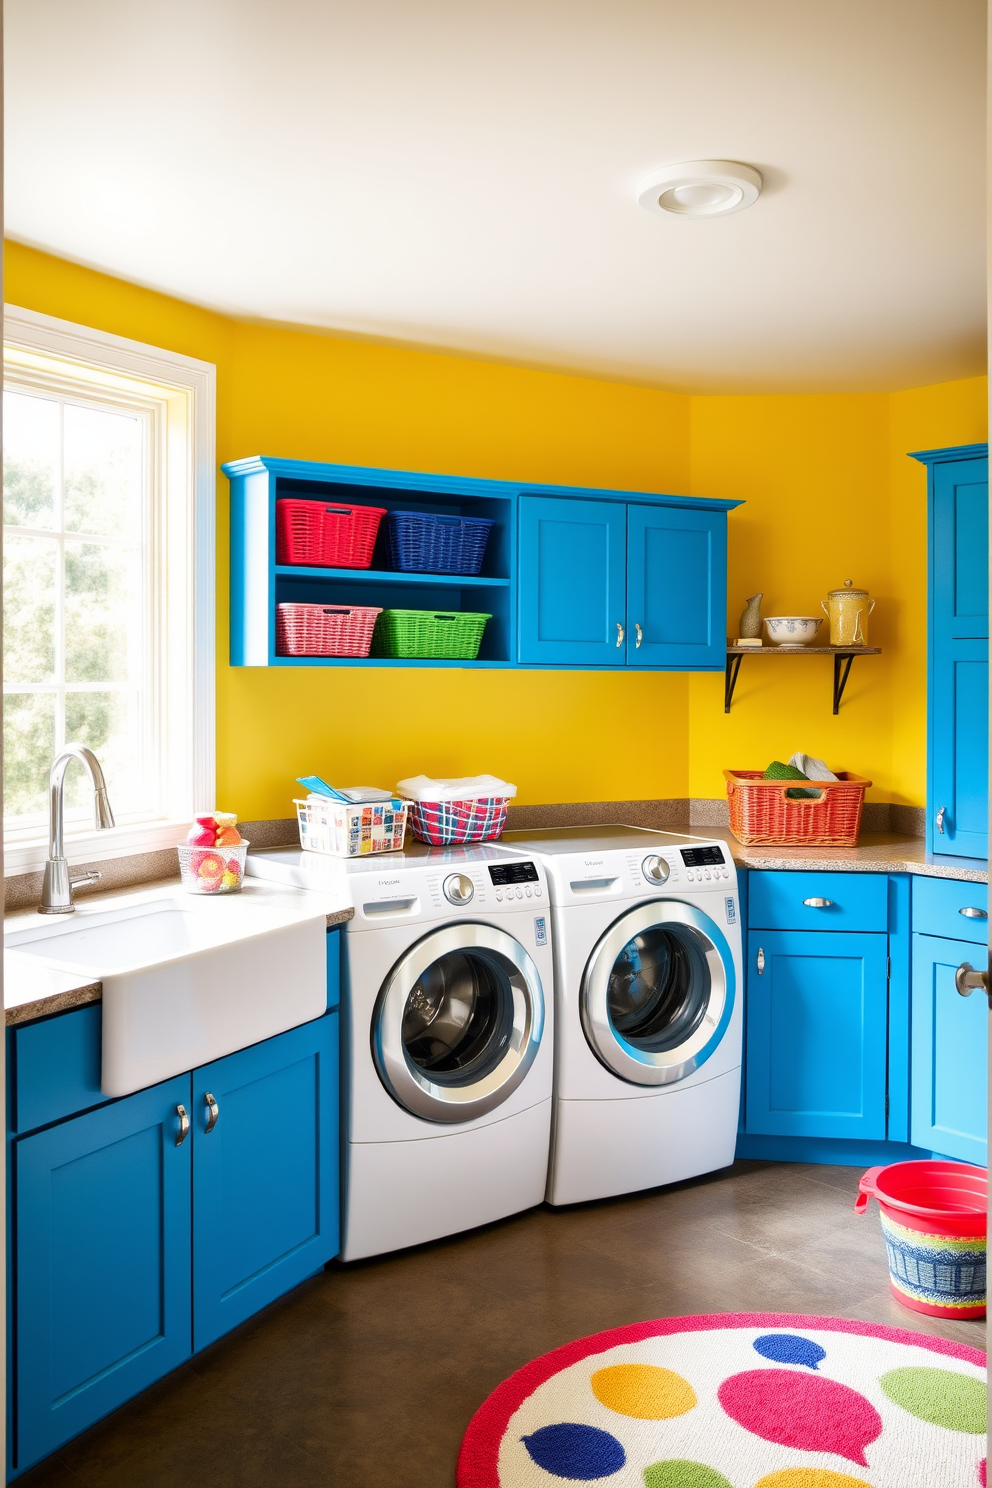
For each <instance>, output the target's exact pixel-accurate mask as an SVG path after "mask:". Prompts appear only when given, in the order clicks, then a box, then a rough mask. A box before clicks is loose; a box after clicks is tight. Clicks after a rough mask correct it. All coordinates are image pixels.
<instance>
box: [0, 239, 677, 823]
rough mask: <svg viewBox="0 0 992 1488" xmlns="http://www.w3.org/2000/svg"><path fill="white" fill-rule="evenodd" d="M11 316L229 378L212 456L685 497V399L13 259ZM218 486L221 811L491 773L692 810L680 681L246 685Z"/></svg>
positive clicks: (559, 791) (282, 681)
mask: <svg viewBox="0 0 992 1488" xmlns="http://www.w3.org/2000/svg"><path fill="white" fill-rule="evenodd" d="M6 297H7V301H8V303H9V304H12V305H20V306H24V307H27V308H29V309H32V310H39V311H43V312H45V313H46V314H49V315H57V316H60V317H62V318H63V319H66V320H72V321H77V322H79V323H81V324H84V325H91V326H97V327H99V328H101V329H103V330H108V331H113V332H116V333H118V334H119V335H124V336H130V337H133V338H134V339H136V340H139V341H146V342H150V343H152V344H154V345H158V346H166V347H169V348H172V349H174V350H176V351H181V352H184V353H186V354H188V355H191V356H197V357H202V358H204V359H205V360H207V361H212V362H215V363H216V364H217V407H218V414H217V456H218V462H220V461H224V460H230V459H235V458H237V457H238V456H241V455H250V454H268V455H286V456H292V457H297V458H301V459H311V460H338V461H343V462H345V463H355V464H369V465H385V466H400V467H406V468H412V469H421V470H438V471H446V472H451V473H456V474H457V473H463V474H471V475H479V476H491V477H507V478H511V479H513V478H516V479H521V480H533V481H552V482H553V481H559V482H564V483H568V484H598V485H610V486H618V487H623V488H631V489H638V488H640V489H642V490H643V489H649V490H671V491H684V490H686V489H687V486H688V480H689V403H688V400H687V399H686V398H682V397H679V396H677V395H674V394H670V393H664V392H657V391H653V390H651V389H644V388H637V387H630V386H626V385H624V384H621V383H611V382H599V381H595V380H593V379H591V378H582V377H567V376H560V375H556V374H553V373H546V372H535V371H529V370H525V369H522V368H516V367H504V366H498V365H495V364H493V363H487V362H484V361H477V360H469V359H467V358H460V357H451V356H438V355H432V354H429V353H425V352H419V351H409V350H404V349H398V348H394V347H388V346H379V345H373V344H370V343H366V342H358V341H349V340H345V339H341V338H336V337H330V336H319V335H310V334H306V333H300V332H294V331H284V330H274V329H270V328H267V327H259V326H254V325H247V324H243V323H239V322H235V321H231V320H229V319H227V318H225V317H223V316H218V315H212V314H210V313H209V312H207V311H202V310H198V309H196V308H195V307H193V306H189V305H186V304H183V303H181V302H179V301H176V300H173V299H169V298H168V297H167V296H164V295H159V294H154V293H151V292H149V291H147V290H143V289H140V288H137V287H135V286H133V285H128V284H124V283H121V282H119V281H117V280H114V279H111V278H109V277H107V276H106V275H102V274H96V273H93V272H91V271H90V270H87V269H83V268H80V267H78V266H76V265H73V264H69V263H66V262H64V261H63V260H60V259H55V258H51V257H49V256H48V255H45V254H41V253H37V252H34V251H33V250H31V249H28V248H24V247H22V246H21V245H18V244H12V243H8V244H7V245H6ZM227 516H228V503H227V482H226V480H225V479H224V478H223V477H222V476H221V477H219V478H218V531H217V538H218V607H217V619H218V626H217V629H218V670H217V753H218V760H217V796H218V803H219V804H223V805H225V806H228V807H230V809H232V810H237V811H238V812H239V814H240V815H241V817H242V818H243V819H245V820H251V819H252V818H254V817H263V816H283V815H286V814H288V812H289V811H290V810H291V807H290V805H289V802H290V800H291V798H292V795H293V793H294V789H295V787H294V783H293V782H294V779H295V777H296V776H297V775H299V774H303V773H310V772H312V771H318V772H319V773H321V774H323V775H325V776H326V777H328V778H330V779H333V780H336V781H339V782H343V783H345V784H373V785H374V784H380V785H391V784H392V783H393V782H394V781H395V780H397V779H399V778H402V777H403V776H404V775H411V774H418V773H420V772H421V771H424V772H426V773H428V774H436V775H459V774H475V773H477V772H479V771H492V772H493V773H497V774H502V775H504V776H505V777H506V778H508V779H510V780H513V781H515V782H516V783H517V785H518V786H519V795H518V800H519V801H521V802H542V801H570V800H571V801H576V800H604V799H611V800H615V799H624V798H630V799H646V798H652V797H655V796H660V795H665V796H670V795H671V796H684V795H685V794H686V788H687V782H688V773H687V771H688V763H687V762H688V734H687V730H686V728H685V719H686V715H687V704H688V680H687V678H685V677H682V676H658V675H651V674H641V675H636V674H630V675H623V674H618V675H612V674H609V673H593V674H567V673H563V672H553V673H540V674H538V673H517V672H478V673H476V672H467V671H466V672H462V671H443V672H442V671H429V670H426V669H423V670H421V669H419V668H417V669H409V670H403V669H397V670H395V671H387V670H384V669H378V668H376V669H374V670H369V671H362V670H360V669H357V668H356V669H354V670H352V669H350V668H333V669H322V668H315V669H314V670H312V671H310V670H309V669H307V670H297V669H296V668H286V669H279V668H273V669H272V670H264V669H258V670H255V669H250V670H249V669H233V668H230V667H228V665H227V644H228V631H227V607H226V596H227V535H228V521H227Z"/></svg>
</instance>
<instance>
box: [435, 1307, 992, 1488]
mask: <svg viewBox="0 0 992 1488" xmlns="http://www.w3.org/2000/svg"><path fill="white" fill-rule="evenodd" d="M985 1412H986V1383H985V1355H984V1353H982V1352H981V1350H979V1349H975V1348H969V1347H968V1346H967V1345H965V1344H961V1343H951V1342H948V1341H947V1340H946V1339H943V1338H929V1337H925V1336H924V1335H922V1334H919V1333H909V1332H906V1331H905V1330H904V1329H902V1328H885V1327H880V1326H877V1325H875V1324H873V1323H858V1322H847V1321H845V1320H844V1319H842V1318H829V1317H799V1316H793V1315H785V1314H782V1313H724V1314H713V1315H709V1316H704V1317H682V1318H661V1319H659V1320H658V1321H656V1322H652V1323H635V1324H633V1325H632V1326H630V1327H627V1328H614V1329H612V1330H611V1331H610V1332H608V1333H597V1334H594V1335H593V1336H592V1337H591V1338H581V1339H579V1340H578V1341H577V1342H575V1343H569V1344H566V1345H565V1346H564V1347H563V1348H559V1349H555V1350H554V1352H553V1353H550V1354H545V1355H543V1356H542V1357H541V1358H539V1359H535V1360H533V1361H532V1362H531V1363H530V1364H526V1365H525V1366H524V1367H523V1369H519V1370H518V1371H517V1372H516V1374H513V1375H511V1376H510V1378H509V1379H507V1380H504V1382H503V1383H502V1384H501V1385H500V1386H499V1387H498V1388H497V1389H496V1390H494V1392H493V1393H492V1395H490V1396H489V1398H488V1400H486V1401H485V1402H484V1403H483V1405H482V1406H481V1407H480V1408H479V1410H478V1411H477V1412H476V1414H475V1416H474V1417H473V1419H472V1421H471V1423H470V1425H469V1428H468V1431H467V1432H466V1433H465V1438H464V1440H463V1442H462V1449H461V1454H460V1456H459V1459H458V1488H555V1485H556V1484H557V1485H563V1484H575V1483H595V1484H605V1485H608V1488H858V1485H865V1484H867V1485H870V1488H986V1465H985Z"/></svg>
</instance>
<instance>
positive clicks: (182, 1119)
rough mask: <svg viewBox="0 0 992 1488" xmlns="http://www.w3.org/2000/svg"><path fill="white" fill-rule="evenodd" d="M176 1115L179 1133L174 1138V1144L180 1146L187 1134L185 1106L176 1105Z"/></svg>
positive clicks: (187, 1124) (187, 1122) (187, 1120)
mask: <svg viewBox="0 0 992 1488" xmlns="http://www.w3.org/2000/svg"><path fill="white" fill-rule="evenodd" d="M176 1115H177V1116H178V1117H179V1135H178V1137H177V1138H176V1146H177V1147H181V1146H182V1145H183V1143H184V1142H185V1140H186V1138H187V1137H188V1136H189V1116H188V1114H187V1111H186V1107H185V1106H177V1107H176Z"/></svg>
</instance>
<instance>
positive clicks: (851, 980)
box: [746, 875, 888, 1140]
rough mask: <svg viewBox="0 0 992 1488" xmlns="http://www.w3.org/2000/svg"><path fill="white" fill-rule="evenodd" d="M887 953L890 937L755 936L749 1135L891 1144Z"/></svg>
mask: <svg viewBox="0 0 992 1488" xmlns="http://www.w3.org/2000/svg"><path fill="white" fill-rule="evenodd" d="M757 876H758V875H752V877H757ZM752 892H753V885H752ZM887 953H888V938H887V936H885V935H875V934H866V933H857V934H854V933H850V934H849V933H845V932H842V931H822V932H817V931H813V930H795V931H793V930H752V931H751V932H750V934H749V937H748V954H749V967H748V978H747V1095H746V1129H747V1132H748V1134H752V1133H757V1134H764V1135H768V1136H794V1137H841V1138H855V1139H862V1140H864V1139H869V1140H879V1139H884V1137H885V1134H886V1111H885V1102H886V1043H887V1027H888V967H887Z"/></svg>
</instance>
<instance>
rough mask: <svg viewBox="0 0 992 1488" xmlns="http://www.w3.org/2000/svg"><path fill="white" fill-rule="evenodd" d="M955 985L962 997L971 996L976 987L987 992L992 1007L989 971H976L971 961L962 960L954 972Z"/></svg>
mask: <svg viewBox="0 0 992 1488" xmlns="http://www.w3.org/2000/svg"><path fill="white" fill-rule="evenodd" d="M954 986H955V987H956V989H957V991H958V992H959V993H960V994H961V996H962V997H970V996H971V994H972V992H974V991H975V990H976V988H978V989H980V990H981V991H982V992H984V993H985V995H986V997H988V999H989V1006H990V1008H992V988H990V986H989V974H988V972H987V971H976V970H975V968H974V967H973V966H972V964H971V962H970V961H962V962H961V965H960V966H959V967H958V969H957V971H956V972H955V973H954Z"/></svg>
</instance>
